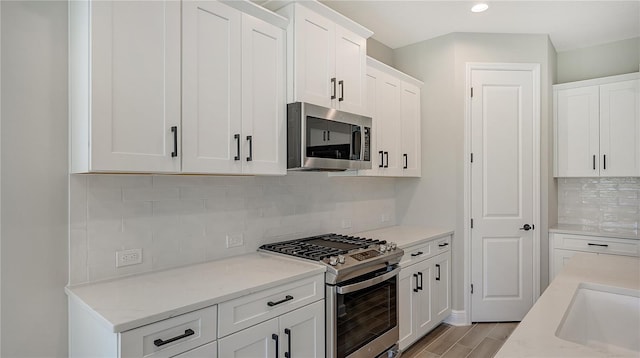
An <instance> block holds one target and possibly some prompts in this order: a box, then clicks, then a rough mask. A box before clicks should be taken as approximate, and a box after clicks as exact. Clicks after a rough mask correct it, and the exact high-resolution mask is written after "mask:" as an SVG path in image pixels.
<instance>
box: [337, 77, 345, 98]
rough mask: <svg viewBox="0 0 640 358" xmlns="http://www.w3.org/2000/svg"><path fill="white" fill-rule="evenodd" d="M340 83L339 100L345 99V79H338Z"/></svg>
mask: <svg viewBox="0 0 640 358" xmlns="http://www.w3.org/2000/svg"><path fill="white" fill-rule="evenodd" d="M338 85H339V86H340V98H338V101H339V102H342V101H344V81H343V80H340V81H338Z"/></svg>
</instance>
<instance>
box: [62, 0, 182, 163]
mask: <svg viewBox="0 0 640 358" xmlns="http://www.w3.org/2000/svg"><path fill="white" fill-rule="evenodd" d="M69 14H70V16H69V21H70V31H69V36H70V43H69V67H70V71H69V72H70V74H69V85H70V86H69V87H70V120H71V153H72V154H71V172H73V173H82V172H157V173H175V172H179V171H180V157H179V153H178V150H179V148H180V143H179V141H180V3H179V2H175V1H155V2H142V1H135V2H134V1H96V2H87V1H72V2H70V3H69Z"/></svg>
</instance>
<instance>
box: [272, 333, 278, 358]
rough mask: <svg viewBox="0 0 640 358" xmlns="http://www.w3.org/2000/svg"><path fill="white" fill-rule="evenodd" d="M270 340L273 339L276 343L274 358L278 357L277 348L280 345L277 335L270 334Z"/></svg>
mask: <svg viewBox="0 0 640 358" xmlns="http://www.w3.org/2000/svg"><path fill="white" fill-rule="evenodd" d="M271 339H273V340H274V341H276V355H275V357H279V356H280V353H279V352H278V346H279V345H280V343H279V340H278V335H277V334H275V333H274V334H272V335H271Z"/></svg>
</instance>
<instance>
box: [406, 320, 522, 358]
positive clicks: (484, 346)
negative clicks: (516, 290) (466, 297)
mask: <svg viewBox="0 0 640 358" xmlns="http://www.w3.org/2000/svg"><path fill="white" fill-rule="evenodd" d="M517 325H518V322H506V323H474V324H472V325H471V326H462V327H456V326H451V325H448V324H446V323H442V324H441V325H439V326H438V327H436V328H434V329H433V331H431V332H430V333H429V334H427V335H426V336H424V337H423V338H422V339H421V340H419V341H417V342H416V343H414V344H413V346H411V347H409V349H407V350H406V351H405V352H404V353H403V354H402V356H401V357H402V358H437V357H443V358H465V357H469V358H489V357H493V356H494V355H495V354H496V352H498V350H499V349H500V347H502V344H503V343H504V341H505V340H506V339H507V338H508V337H509V335H511V332H513V330H514V329H515V328H516V326H517Z"/></svg>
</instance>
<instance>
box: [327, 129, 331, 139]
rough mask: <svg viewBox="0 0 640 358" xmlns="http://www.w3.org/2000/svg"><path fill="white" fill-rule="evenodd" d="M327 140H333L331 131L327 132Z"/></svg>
mask: <svg viewBox="0 0 640 358" xmlns="http://www.w3.org/2000/svg"><path fill="white" fill-rule="evenodd" d="M327 140H331V131H327Z"/></svg>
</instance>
